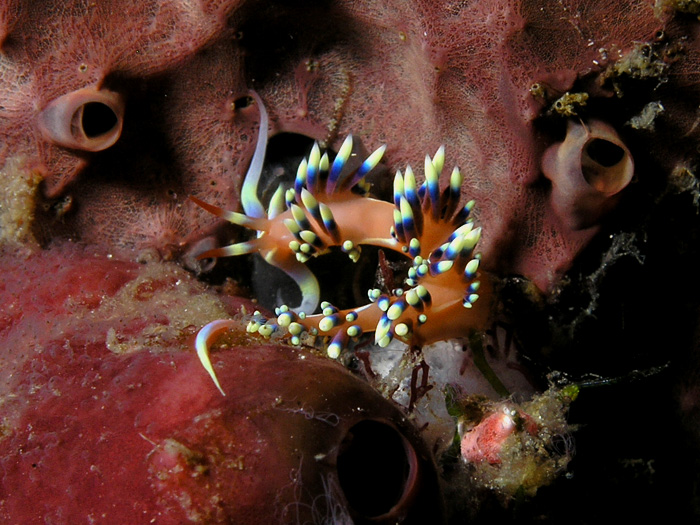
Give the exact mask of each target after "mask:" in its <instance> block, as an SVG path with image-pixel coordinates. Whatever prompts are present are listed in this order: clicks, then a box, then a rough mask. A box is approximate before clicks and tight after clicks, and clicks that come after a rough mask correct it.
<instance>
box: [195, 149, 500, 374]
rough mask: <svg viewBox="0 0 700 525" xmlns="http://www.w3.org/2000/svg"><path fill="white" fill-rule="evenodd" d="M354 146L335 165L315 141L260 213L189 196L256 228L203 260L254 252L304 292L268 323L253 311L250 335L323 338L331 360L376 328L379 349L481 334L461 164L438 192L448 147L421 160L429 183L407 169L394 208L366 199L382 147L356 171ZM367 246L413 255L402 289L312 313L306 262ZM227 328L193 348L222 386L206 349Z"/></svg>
mask: <svg viewBox="0 0 700 525" xmlns="http://www.w3.org/2000/svg"><path fill="white" fill-rule="evenodd" d="M352 142H353V139H352V136H348V137H347V138H346V139H345V141H344V142H343V144H342V146H341V148H340V150H339V151H338V154H337V155H336V157H335V159H334V160H333V161H332V162H331V161H330V158H329V156H328V154H327V153H324V154H321V150H320V148H319V146H318V144H314V146H313V148H312V150H311V153H310V154H309V156H308V158H306V159H304V160H303V161H302V162H301V163H300V165H299V169H298V171H297V175H296V180H295V182H294V185H293V187H291V188H288V189H285V188H284V187H282V186H280V187H279V188H278V190H277V192H276V193H275V195H274V196H273V197H272V200H271V202H270V204H269V206H268V210H267V213H266V216H263V217H252V216H250V215H247V214H243V213H236V212H230V211H225V210H223V209H221V208H218V207H216V206H212V205H209V204H206V203H204V202H202V201H200V200H199V199H197V198H195V197H192V200H193V201H194V202H196V203H197V204H199V205H200V206H202V207H203V208H204V209H206V210H208V211H210V212H211V213H214V214H215V215H217V216H219V217H221V218H224V219H226V220H228V221H230V222H232V223H234V224H237V225H240V226H243V227H246V228H249V229H252V230H255V231H256V232H257V235H256V237H255V238H254V239H252V240H248V241H245V242H241V243H237V244H232V245H230V246H226V247H223V248H218V249H215V250H210V251H208V252H205V253H203V254H201V256H200V257H221V256H235V255H241V254H245V253H259V254H260V255H261V256H262V257H263V258H264V259H265V260H266V261H267V262H269V263H271V264H273V265H275V266H277V267H278V268H280V269H282V270H283V271H285V272H286V273H287V274H288V275H290V276H291V277H292V278H293V279H294V280H295V281H296V282H297V284H298V285H299V287H300V288H301V291H302V294H303V295H304V301H302V305H301V307H299V308H290V307H289V306H287V305H281V306H279V307H278V308H277V309H276V312H275V315H276V317H274V318H272V319H266V318H264V317H263V316H262V315H261V314H260V313H259V312H256V313H255V314H254V316H253V319H252V320H251V321H250V323H249V324H248V331H249V332H251V333H258V334H260V335H262V336H264V337H270V336H271V335H272V334H274V333H282V334H285V336H286V337H288V338H289V341H290V342H291V343H292V344H296V345H298V344H300V343H301V342H302V338H303V336H304V334H310V335H314V336H326V337H328V338H329V341H330V342H329V344H328V347H327V352H328V355H329V356H330V357H332V358H337V357H338V356H339V355H340V353H341V351H342V350H343V349H344V348H346V347H347V346H348V344H349V343H350V341H351V340H356V339H357V338H358V337H360V336H361V335H362V334H365V333H371V332H374V341H375V344H377V345H379V346H381V347H385V346H387V345H388V344H389V343H390V342H391V341H392V340H393V339H399V340H401V341H404V342H406V343H408V344H411V345H414V346H422V345H424V344H428V343H432V342H435V341H440V340H444V339H449V338H452V337H459V336H464V335H468V334H469V332H470V330H473V329H478V328H482V327H483V326H484V323H485V317H486V314H485V308H475V304H476V302H477V299H478V298H479V296H480V295H482V294H483V292H484V287H485V286H488V283H484V284H482V283H480V281H479V280H478V279H477V276H478V273H479V271H478V270H479V263H480V256H479V255H478V254H477V253H475V247H476V245H477V243H478V241H479V238H480V236H481V228H478V227H476V226H475V225H474V222H473V220H472V219H471V218H470V214H471V211H472V209H473V207H474V202H473V201H470V202H467V203H466V204H465V205H462V206H460V195H461V186H462V175H461V173H460V171H459V169H458V168H454V170H452V172H451V175H450V178H449V184H448V185H447V187H445V188H444V189H442V190H441V188H440V183H439V177H440V173H441V171H442V168H443V164H444V161H445V150H444V147H441V148H440V149H438V151H437V152H436V154H435V156H434V157H433V158H430V156H426V157H425V181H424V182H423V183H422V184H421V185H420V186H418V184H417V183H416V178H415V175H414V173H413V170H412V169H411V167H410V166H408V167H407V168H406V169H405V171H404V173H401V171H397V173H396V176H395V177H394V190H393V203H392V202H386V201H381V200H376V199H373V198H371V197H368V196H367V187H366V184H365V181H364V179H365V176H366V175H367V174H368V173H369V172H370V171H371V170H372V169H373V168H374V167H375V166H376V165H377V164H378V163H379V161H380V160H381V157H382V155H383V153H384V150H385V147H384V146H382V147H380V148H378V149H377V150H376V151H374V152H373V153H372V154H371V155H369V157H368V158H367V159H366V160H365V161H364V162H363V163H362V164H361V165H360V166H359V168H357V169H355V170H349V169H347V161H348V159H349V157H350V154H351V152H352V146H353V144H352ZM253 190H254V191H255V193H257V191H256V188H253ZM249 191H250V188H249ZM251 200H257V194H255V195H254V196H252V197H251V195H248V197H247V201H248V202H251ZM255 208H258V207H257V206H255ZM363 245H373V246H377V247H380V248H382V249H389V250H393V251H396V252H398V253H400V254H402V255H404V256H405V257H407V258H409V260H410V263H411V264H410V267H409V269H408V272H407V277H406V279H405V286H404V287H402V288H398V289H395V290H392V291H390V292H389V291H382V290H380V289H371V290H369V292H368V300H369V302H368V303H367V304H366V305H363V306H360V307H357V308H350V309H344V310H340V309H338V308H336V307H335V306H333V305H332V304H330V303H328V302H322V303H321V313H317V314H313V310H314V309H315V307H316V304H317V302H318V289H319V288H318V283H317V281H316V278H315V277H314V276H313V274H312V273H311V272H310V271H309V270H308V268H307V267H306V265H305V263H306V262H307V261H308V260H309V259H310V258H312V257H318V256H319V255H322V254H324V253H326V252H327V251H328V250H329V248H331V247H339V248H340V249H341V250H342V251H343V252H344V253H346V254H347V255H348V257H349V258H350V259H351V260H352V261H357V260H358V258H359V257H360V253H361V247H362V246H363ZM487 292H488V290H487ZM482 303H483V301H481V302H480V303H479V304H482ZM309 305H311V306H312V307H309ZM486 306H488V301H487V302H486ZM487 309H488V308H487V307H486V310H487ZM228 326H229V325H228V322H227V321H215V322H214V323H212V324H210V325H208V326H206V327H205V328H203V329H202V332H200V335H199V337H198V338H197V343H196V345H197V352H198V353H199V356H200V359H201V360H202V363H203V365H204V366H205V368H206V369H207V371H208V372H209V373H210V374H211V375H212V378H214V381H215V383H216V384H217V386H218V387H219V388H220V386H219V385H218V382H217V381H216V376H215V374H214V373H213V369H212V366H211V363H210V361H209V354H208V346H209V344H210V343H211V342H212V341H213V340H214V338H215V337H216V335H217V334H218V333H219V332H221V331H222V330H225V329H226V328H227V327H228Z"/></svg>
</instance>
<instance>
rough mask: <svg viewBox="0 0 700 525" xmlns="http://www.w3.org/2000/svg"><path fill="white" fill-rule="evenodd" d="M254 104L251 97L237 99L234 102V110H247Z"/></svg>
mask: <svg viewBox="0 0 700 525" xmlns="http://www.w3.org/2000/svg"><path fill="white" fill-rule="evenodd" d="M252 104H253V97H249V96H248V95H246V96H244V97H240V98H237V99H236V100H234V101H233V109H235V110H238V109H245V108H247V107H248V106H251V105H252Z"/></svg>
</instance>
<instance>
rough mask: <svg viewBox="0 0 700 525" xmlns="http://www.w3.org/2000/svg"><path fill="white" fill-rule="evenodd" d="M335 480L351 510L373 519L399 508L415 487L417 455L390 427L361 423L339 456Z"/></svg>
mask: <svg viewBox="0 0 700 525" xmlns="http://www.w3.org/2000/svg"><path fill="white" fill-rule="evenodd" d="M337 465H338V479H339V481H340V486H341V488H342V490H343V492H344V494H345V497H346V498H347V501H348V504H349V506H350V508H352V509H353V510H354V511H355V512H356V513H358V514H360V515H362V516H364V517H366V518H376V517H379V516H382V515H384V514H387V513H389V512H391V511H392V510H393V509H396V508H397V507H400V506H401V504H403V503H404V502H405V500H406V499H407V495H408V494H409V493H410V491H411V489H412V488H413V486H414V485H415V483H416V465H417V460H416V454H415V451H414V450H413V447H411V445H410V444H409V443H408V442H407V441H406V439H405V438H404V437H403V436H402V435H401V434H400V433H399V432H398V430H396V429H395V428H394V427H393V426H391V425H388V424H386V423H382V422H380V421H372V420H369V421H362V422H360V423H358V424H356V425H355V426H353V427H352V428H351V429H350V430H349V432H348V433H347V435H346V436H345V439H344V440H343V442H342V444H341V448H340V452H339V454H338V463H337Z"/></svg>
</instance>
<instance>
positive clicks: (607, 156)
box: [581, 138, 634, 195]
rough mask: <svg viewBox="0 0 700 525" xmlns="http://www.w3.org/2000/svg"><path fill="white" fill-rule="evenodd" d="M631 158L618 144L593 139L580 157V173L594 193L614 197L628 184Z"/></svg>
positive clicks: (631, 171) (630, 175) (631, 169)
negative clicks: (597, 192) (593, 189)
mask: <svg viewBox="0 0 700 525" xmlns="http://www.w3.org/2000/svg"><path fill="white" fill-rule="evenodd" d="M633 170H634V168H633V164H632V158H631V156H630V155H629V153H628V152H627V151H626V150H625V149H624V148H623V147H621V146H619V145H618V144H615V143H614V142H611V141H609V140H606V139H601V138H593V139H591V140H589V141H588V143H587V144H586V145H585V147H584V149H583V152H582V155H581V172H582V174H583V177H584V179H585V180H586V182H588V184H590V185H591V186H592V187H593V188H595V190H596V191H599V192H601V193H603V194H606V195H614V194H615V193H617V192H619V191H620V190H622V189H623V188H624V187H625V186H627V184H629V182H630V179H631V178H632V173H633Z"/></svg>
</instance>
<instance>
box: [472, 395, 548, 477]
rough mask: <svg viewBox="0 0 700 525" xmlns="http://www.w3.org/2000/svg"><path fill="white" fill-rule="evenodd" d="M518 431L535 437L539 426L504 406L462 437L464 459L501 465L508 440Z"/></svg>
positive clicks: (522, 414)
mask: <svg viewBox="0 0 700 525" xmlns="http://www.w3.org/2000/svg"><path fill="white" fill-rule="evenodd" d="M518 431H522V432H526V433H528V434H530V435H535V434H536V433H537V431H538V426H537V424H536V423H535V422H534V421H533V419H532V418H531V417H530V416H528V415H527V414H525V413H524V412H520V411H516V410H514V409H512V408H510V407H508V406H504V407H503V409H502V410H499V411H498V412H495V413H493V414H491V415H489V416H488V417H486V418H485V419H484V420H483V421H481V423H479V424H478V425H477V426H475V427H474V428H473V429H472V430H470V431H469V432H466V433H465V434H464V435H463V436H462V444H461V452H462V457H463V458H464V459H465V461H467V462H470V463H483V462H484V461H487V462H488V463H490V464H491V465H495V464H500V463H501V452H502V451H503V447H504V444H505V441H506V439H508V437H510V436H511V435H513V434H514V433H516V432H518Z"/></svg>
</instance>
